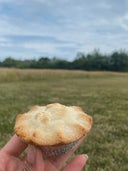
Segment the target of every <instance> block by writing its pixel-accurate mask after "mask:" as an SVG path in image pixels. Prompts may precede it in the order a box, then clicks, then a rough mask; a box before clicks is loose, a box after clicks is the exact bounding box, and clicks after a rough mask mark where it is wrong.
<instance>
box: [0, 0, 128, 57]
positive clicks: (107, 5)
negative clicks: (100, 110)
mask: <svg viewBox="0 0 128 171" xmlns="http://www.w3.org/2000/svg"><path fill="white" fill-rule="evenodd" d="M127 43H128V0H92V1H91V0H64V1H61V0H54V1H53V0H21V1H17V0H0V60H3V59H4V58H5V57H7V56H12V57H14V58H18V59H30V58H38V57H40V56H48V57H54V56H56V57H60V58H65V59H69V60H72V59H74V57H75V56H76V54H77V52H83V53H90V52H92V51H93V50H94V49H95V48H98V49H100V51H101V52H103V53H111V52H112V51H114V50H120V49H125V50H127Z"/></svg>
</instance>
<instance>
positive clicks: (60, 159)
mask: <svg viewBox="0 0 128 171" xmlns="http://www.w3.org/2000/svg"><path fill="white" fill-rule="evenodd" d="M84 138H85V137H84ZM84 138H82V139H80V140H79V141H78V143H77V144H76V145H75V146H74V148H73V149H72V150H70V151H69V152H68V153H66V154H63V155H60V156H56V157H49V158H48V160H49V162H51V163H52V164H53V165H54V166H55V167H56V168H57V169H58V170H59V169H60V168H61V167H63V165H64V163H65V162H66V161H67V160H68V158H69V157H70V156H71V155H72V154H73V153H74V152H75V151H76V149H77V148H78V147H79V146H80V144H81V143H82V142H83V140H84Z"/></svg>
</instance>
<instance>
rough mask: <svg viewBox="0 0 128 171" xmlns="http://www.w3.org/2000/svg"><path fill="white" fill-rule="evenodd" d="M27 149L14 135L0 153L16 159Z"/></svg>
mask: <svg viewBox="0 0 128 171" xmlns="http://www.w3.org/2000/svg"><path fill="white" fill-rule="evenodd" d="M26 147H27V144H26V143H24V142H23V141H21V140H20V138H18V137H17V135H14V136H13V137H12V138H11V139H10V140H9V142H8V143H7V144H6V145H5V146H4V147H3V148H2V151H4V152H5V153H8V154H9V155H12V156H16V157H18V156H19V155H20V154H21V153H22V152H23V151H24V150H25V148H26Z"/></svg>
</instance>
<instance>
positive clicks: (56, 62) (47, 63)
mask: <svg viewBox="0 0 128 171" xmlns="http://www.w3.org/2000/svg"><path fill="white" fill-rule="evenodd" d="M0 67H9V68H11V67H13V68H36V69H77V70H88V71H123V72H127V71H128V53H126V52H125V51H115V52H113V53H112V54H110V55H104V54H102V53H100V51H99V50H94V51H93V52H92V53H90V54H87V55H85V54H84V53H81V52H79V53H78V54H77V55H76V57H75V59H74V60H73V61H72V62H70V61H67V60H64V59H59V58H55V57H54V58H52V59H50V58H48V57H40V58H39V59H38V60H33V59H31V60H17V59H14V58H13V57H7V58H6V59H5V60H4V61H3V62H0Z"/></svg>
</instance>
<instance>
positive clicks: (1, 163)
mask: <svg viewBox="0 0 128 171" xmlns="http://www.w3.org/2000/svg"><path fill="white" fill-rule="evenodd" d="M82 141H83V139H81V140H80V141H79V142H78V143H77V144H76V145H75V147H74V148H73V149H72V150H71V151H70V152H68V153H66V154H64V155H61V156H58V157H49V158H48V159H44V158H43V156H42V152H41V150H40V149H39V148H38V147H35V146H32V145H27V144H26V143H24V142H23V141H21V140H20V138H18V137H17V135H14V136H13V137H12V138H11V139H10V140H9V141H8V142H7V144H6V145H5V146H4V147H3V148H2V149H1V150H0V171H60V170H61V169H62V167H63V171H82V168H83V167H84V166H85V164H86V161H87V159H88V157H87V155H84V154H80V155H77V156H75V158H74V159H72V160H71V161H70V162H68V164H67V165H66V161H67V160H68V159H69V157H70V156H71V155H72V154H73V153H74V151H75V150H76V149H77V148H78V146H79V145H80V144H81V143H82ZM25 149H27V152H26V154H25V156H24V157H22V158H21V157H20V155H21V154H22V153H23V152H24V150H25Z"/></svg>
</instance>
